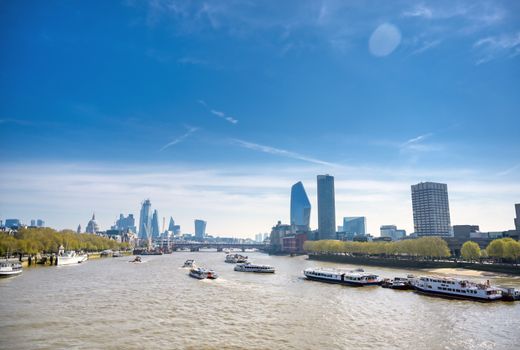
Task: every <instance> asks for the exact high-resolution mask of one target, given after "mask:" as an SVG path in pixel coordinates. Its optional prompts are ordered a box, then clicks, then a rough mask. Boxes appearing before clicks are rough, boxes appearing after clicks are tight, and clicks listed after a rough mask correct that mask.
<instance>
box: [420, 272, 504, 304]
mask: <svg viewBox="0 0 520 350" xmlns="http://www.w3.org/2000/svg"><path fill="white" fill-rule="evenodd" d="M412 283H413V286H414V288H415V290H416V291H417V292H419V293H421V294H426V295H432V296H440V297H445V298H452V299H472V300H480V301H494V300H500V299H501V298H502V290H501V289H500V288H497V287H495V286H492V285H491V284H490V283H489V280H488V281H487V282H486V283H476V282H471V281H468V280H462V279H457V278H448V277H438V276H422V277H420V278H417V279H414V280H413V281H412Z"/></svg>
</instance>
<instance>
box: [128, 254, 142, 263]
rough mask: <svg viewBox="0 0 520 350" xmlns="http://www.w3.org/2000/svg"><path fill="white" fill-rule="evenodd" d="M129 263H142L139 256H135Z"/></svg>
mask: <svg viewBox="0 0 520 350" xmlns="http://www.w3.org/2000/svg"><path fill="white" fill-rule="evenodd" d="M129 262H131V263H142V262H143V260H142V259H141V257H140V256H139V255H137V256H136V257H135V258H134V260H131V261H129Z"/></svg>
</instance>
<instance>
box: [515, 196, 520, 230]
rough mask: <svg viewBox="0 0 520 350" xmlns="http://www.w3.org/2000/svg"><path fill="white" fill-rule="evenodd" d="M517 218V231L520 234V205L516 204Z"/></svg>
mask: <svg viewBox="0 0 520 350" xmlns="http://www.w3.org/2000/svg"><path fill="white" fill-rule="evenodd" d="M515 211H516V218H515V229H516V231H517V232H518V233H519V234H520V203H517V204H515Z"/></svg>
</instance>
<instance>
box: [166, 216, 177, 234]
mask: <svg viewBox="0 0 520 350" xmlns="http://www.w3.org/2000/svg"><path fill="white" fill-rule="evenodd" d="M168 231H172V232H174V231H175V220H173V218H172V217H171V216H170V224H169V225H168Z"/></svg>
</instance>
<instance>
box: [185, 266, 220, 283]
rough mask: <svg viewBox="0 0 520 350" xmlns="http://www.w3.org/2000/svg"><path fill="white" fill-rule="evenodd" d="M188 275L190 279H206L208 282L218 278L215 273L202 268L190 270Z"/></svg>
mask: <svg viewBox="0 0 520 350" xmlns="http://www.w3.org/2000/svg"><path fill="white" fill-rule="evenodd" d="M189 275H190V276H191V277H193V278H196V279H199V280H203V279H206V278H208V279H210V280H214V279H216V278H218V275H217V273H216V272H215V271H213V270H206V269H204V268H202V267H197V268H193V269H191V270H190V273H189Z"/></svg>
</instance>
